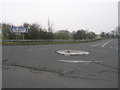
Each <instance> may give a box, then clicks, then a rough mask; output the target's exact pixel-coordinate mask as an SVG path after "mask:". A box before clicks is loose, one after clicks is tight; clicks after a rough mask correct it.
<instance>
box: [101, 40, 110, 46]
mask: <svg viewBox="0 0 120 90" xmlns="http://www.w3.org/2000/svg"><path fill="white" fill-rule="evenodd" d="M111 41H112V40H109V41H108V42H106V43H105V44H103V45H102V47H105V46H106V45H107V44H108V43H109V42H111Z"/></svg>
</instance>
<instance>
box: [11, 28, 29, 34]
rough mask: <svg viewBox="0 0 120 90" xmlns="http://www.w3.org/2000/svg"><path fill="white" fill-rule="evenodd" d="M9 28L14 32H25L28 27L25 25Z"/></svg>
mask: <svg viewBox="0 0 120 90" xmlns="http://www.w3.org/2000/svg"><path fill="white" fill-rule="evenodd" d="M11 30H12V32H15V33H27V30H28V29H27V28H25V27H12V28H11Z"/></svg>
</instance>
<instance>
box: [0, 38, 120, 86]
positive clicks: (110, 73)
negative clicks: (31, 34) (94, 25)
mask: <svg viewBox="0 0 120 90" xmlns="http://www.w3.org/2000/svg"><path fill="white" fill-rule="evenodd" d="M57 50H82V51H87V52H89V54H88V55H61V54H58V53H56V51H57ZM2 54H3V57H2V62H3V73H2V79H3V80H2V87H3V88H118V41H117V39H106V40H99V41H94V42H88V43H76V44H49V45H18V46H3V49H2ZM72 61H73V62H72ZM74 61H81V62H74Z"/></svg>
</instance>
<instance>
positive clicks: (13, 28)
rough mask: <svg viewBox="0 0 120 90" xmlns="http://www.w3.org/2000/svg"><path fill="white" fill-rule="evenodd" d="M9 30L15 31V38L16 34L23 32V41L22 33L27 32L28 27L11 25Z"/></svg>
mask: <svg viewBox="0 0 120 90" xmlns="http://www.w3.org/2000/svg"><path fill="white" fill-rule="evenodd" d="M11 30H12V32H14V33H16V39H17V34H18V33H22V34H23V43H24V33H28V29H27V28H26V27H12V28H11Z"/></svg>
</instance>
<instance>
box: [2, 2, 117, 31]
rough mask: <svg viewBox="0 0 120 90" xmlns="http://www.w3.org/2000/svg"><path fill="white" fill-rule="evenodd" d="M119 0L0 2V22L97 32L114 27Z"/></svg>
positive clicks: (115, 25)
mask: <svg viewBox="0 0 120 90" xmlns="http://www.w3.org/2000/svg"><path fill="white" fill-rule="evenodd" d="M118 1H119V0H1V3H0V7H1V9H0V10H2V12H0V13H2V17H1V21H2V22H6V23H11V24H14V25H21V24H23V23H24V22H28V23H34V22H37V23H39V24H40V25H41V26H43V27H46V28H47V20H48V18H49V19H50V21H51V23H54V25H53V28H54V31H57V30H65V29H68V30H70V31H76V30H78V29H86V30H89V31H94V32H96V33H100V32H101V31H106V32H108V31H111V30H113V29H115V27H117V26H118Z"/></svg>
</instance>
